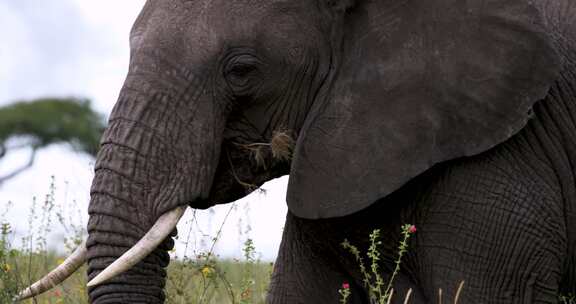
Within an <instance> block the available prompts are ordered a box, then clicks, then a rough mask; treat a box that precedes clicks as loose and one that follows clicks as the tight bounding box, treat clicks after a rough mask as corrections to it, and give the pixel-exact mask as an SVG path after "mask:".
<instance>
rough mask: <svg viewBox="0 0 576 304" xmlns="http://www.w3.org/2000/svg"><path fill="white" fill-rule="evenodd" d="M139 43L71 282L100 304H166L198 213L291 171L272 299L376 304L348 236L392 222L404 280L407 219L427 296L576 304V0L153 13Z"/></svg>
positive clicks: (411, 258)
mask: <svg viewBox="0 0 576 304" xmlns="http://www.w3.org/2000/svg"><path fill="white" fill-rule="evenodd" d="M130 47H131V58H130V68H129V72H128V75H127V78H126V81H125V83H124V86H123V88H122V89H121V92H120V94H119V97H118V101H117V103H116V105H115V107H114V109H113V110H112V113H111V115H110V118H109V124H108V127H107V129H106V131H105V133H104V135H103V137H102V140H101V148H100V151H99V153H98V156H97V161H96V164H95V177H94V180H93V184H92V187H91V199H90V205H89V210H88V212H89V215H90V216H89V222H88V233H89V235H88V238H87V240H86V242H85V244H84V245H82V246H81V248H80V249H79V251H77V252H75V253H74V255H73V256H72V257H71V258H70V259H69V260H67V262H66V263H65V264H64V267H61V269H57V274H54V273H51V274H50V275H49V278H48V280H49V281H50V282H51V283H54V282H56V281H57V280H56V278H57V279H58V281H60V280H61V279H63V278H65V277H66V276H67V275H68V274H69V273H70V272H71V271H73V270H74V269H75V268H77V266H78V265H81V264H82V263H84V262H85V261H86V262H87V263H88V274H87V275H88V278H89V280H90V282H89V283H88V286H89V297H90V301H91V303H95V304H103V303H163V302H164V301H165V295H164V292H163V287H164V285H165V277H166V270H165V267H166V266H167V265H168V263H169V255H168V253H167V251H168V250H170V249H171V248H172V247H173V246H174V242H173V240H172V237H173V236H175V233H176V231H175V230H174V228H175V225H176V223H177V222H178V220H179V219H180V217H181V216H182V213H183V212H184V210H185V209H186V208H188V207H190V208H197V209H205V208H209V207H211V206H214V205H216V204H225V203H230V202H232V201H234V200H236V199H239V198H241V197H243V196H245V195H246V194H247V193H249V192H250V191H253V190H254V189H255V188H257V187H258V186H260V185H262V184H263V183H264V182H266V181H268V180H270V179H273V178H276V177H279V176H283V175H289V182H288V189H287V198H286V201H287V205H288V210H289V211H288V214H287V216H286V223H285V228H284V232H283V236H282V242H281V245H280V249H279V253H278V258H277V261H276V263H275V265H274V271H273V274H272V282H271V285H270V289H269V293H268V296H267V302H268V303H338V301H339V299H340V298H339V297H340V295H339V292H338V290H339V288H341V286H342V283H343V282H347V283H348V284H349V285H347V286H349V287H350V290H351V291H352V294H351V297H350V299H348V300H349V303H369V302H370V301H371V300H370V299H369V291H368V290H367V288H366V286H365V285H364V283H363V280H362V275H361V273H360V271H359V269H358V265H357V263H356V261H355V259H354V257H353V256H352V255H351V254H350V253H349V252H348V251H346V250H345V249H344V248H342V246H341V243H342V241H343V240H344V239H347V240H350V242H351V243H354V244H356V245H357V246H358V248H359V249H360V250H361V251H365V250H366V248H368V246H369V239H368V235H369V233H370V232H371V231H373V230H374V229H376V228H378V229H380V231H381V235H382V244H381V246H380V247H378V250H379V253H380V257H381V262H382V265H381V267H380V268H379V271H380V273H381V276H382V277H383V278H384V279H389V278H390V277H391V275H392V272H393V268H394V260H395V258H396V255H397V249H396V246H397V244H398V242H399V240H400V238H401V234H400V227H401V225H402V224H404V223H410V224H413V225H415V227H417V232H416V233H415V234H414V235H413V236H412V238H411V239H410V243H409V246H410V249H409V251H408V252H407V253H406V255H405V256H404V258H403V261H402V266H401V268H400V271H399V273H398V274H397V277H396V279H395V280H394V290H396V291H397V294H405V293H406V292H407V291H408V290H410V289H411V290H412V297H411V303H431V302H436V299H437V298H438V292H439V289H442V290H443V294H444V296H445V298H451V297H453V296H454V295H455V293H456V289H457V287H458V285H459V283H460V282H465V285H464V287H463V289H462V290H461V294H460V297H459V300H460V303H556V302H557V301H558V294H559V293H570V292H572V293H573V292H576V169H575V168H576V3H574V1H570V0H540V1H531V0H467V1H457V0H428V1H416V0H401V1H383V0H381V1H376V0H290V1H288V0H274V1H248V0H244V1H241V0H196V1H186V0H148V1H147V2H146V3H145V6H144V8H143V10H142V12H141V14H140V15H139V17H138V18H137V20H136V22H135V24H134V26H133V28H132V31H131V34H130ZM41 285H42V284H40V285H35V286H32V287H31V288H30V289H28V290H27V292H29V294H26V295H28V296H29V295H30V294H32V293H35V292H36V293H37V292H40V291H41V289H45V287H46V286H44V285H42V286H41ZM52 285H53V284H52ZM400 301H403V299H401V298H400V297H396V298H394V299H393V300H392V303H400Z"/></svg>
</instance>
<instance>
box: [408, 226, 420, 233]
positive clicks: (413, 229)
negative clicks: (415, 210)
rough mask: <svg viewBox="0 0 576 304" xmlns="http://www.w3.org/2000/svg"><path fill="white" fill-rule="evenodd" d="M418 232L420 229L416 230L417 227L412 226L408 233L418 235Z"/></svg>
mask: <svg viewBox="0 0 576 304" xmlns="http://www.w3.org/2000/svg"><path fill="white" fill-rule="evenodd" d="M416 231H418V229H416V226H415V225H412V226H410V228H408V232H410V233H416Z"/></svg>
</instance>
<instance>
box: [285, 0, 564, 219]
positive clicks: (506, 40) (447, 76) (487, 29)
mask: <svg viewBox="0 0 576 304" xmlns="http://www.w3.org/2000/svg"><path fill="white" fill-rule="evenodd" d="M332 2H333V1H332ZM346 2H350V1H346ZM532 2H533V1H531V0H425V1H423V0H400V1H357V3H356V6H355V7H353V8H351V9H348V10H346V11H345V12H344V13H342V14H341V15H340V17H339V18H341V19H340V21H339V23H340V25H338V26H340V27H341V31H342V32H341V33H342V37H341V39H342V41H341V42H340V45H341V46H342V49H341V50H338V51H337V52H342V55H341V59H340V60H339V61H340V65H339V66H338V71H337V73H336V76H334V80H333V82H332V88H331V89H330V92H331V93H329V94H325V95H327V96H328V97H327V98H326V100H325V102H323V103H322V104H319V105H315V107H314V108H313V109H312V111H311V112H310V113H309V115H308V117H307V118H306V122H305V124H304V126H303V129H302V130H301V132H300V136H299V138H298V142H297V146H296V150H295V154H294V159H293V162H292V168H291V175H290V182H289V187H288V196H287V201H288V207H289V209H290V210H291V212H293V213H294V214H295V215H297V216H300V217H304V218H329V217H338V216H344V215H347V214H351V213H354V212H356V211H359V210H361V209H363V208H365V207H367V206H369V205H370V204H372V203H374V202H375V201H377V200H378V199H380V198H382V197H385V196H386V195H388V194H390V193H391V192H393V191H395V190H397V189H398V188H399V187H401V186H402V185H403V184H405V183H406V182H407V181H409V180H410V179H412V178H414V177H415V176H417V175H419V174H420V173H422V172H424V171H425V170H427V169H429V168H430V167H431V166H433V165H434V164H436V163H439V162H442V161H446V160H450V159H454V158H457V157H463V156H471V155H474V154H478V153H481V152H483V151H486V150H488V149H490V148H491V147H493V146H495V145H497V144H499V143H501V142H503V141H505V140H506V139H508V138H510V137H511V136H512V135H514V134H515V133H516V132H518V131H519V130H520V129H522V127H523V126H524V125H525V124H526V122H527V120H528V119H529V117H530V114H529V113H530V111H531V108H532V105H533V104H534V103H535V102H536V101H538V100H540V99H543V98H544V97H545V95H546V93H547V91H548V89H549V87H550V86H551V84H552V83H553V82H554V80H555V78H556V77H557V76H558V74H559V69H560V65H561V62H560V61H561V60H560V58H559V57H558V53H557V52H556V50H555V49H554V47H553V46H552V41H551V38H550V37H549V36H548V33H547V32H546V29H545V27H544V24H545V23H544V20H543V18H542V17H543V16H542V15H541V12H540V11H539V10H538V9H537V8H536V7H535V6H534V5H533V4H532ZM336 32H337V31H336Z"/></svg>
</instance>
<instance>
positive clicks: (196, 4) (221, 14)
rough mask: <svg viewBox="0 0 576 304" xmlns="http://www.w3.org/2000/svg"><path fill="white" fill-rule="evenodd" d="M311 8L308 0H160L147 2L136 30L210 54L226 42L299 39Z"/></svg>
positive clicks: (137, 34) (307, 29)
mask: <svg viewBox="0 0 576 304" xmlns="http://www.w3.org/2000/svg"><path fill="white" fill-rule="evenodd" d="M312 8H313V6H311V4H310V3H307V2H305V1H259V0H200V1H188V0H157V1H151V2H148V3H147V5H146V7H145V8H144V10H143V12H142V14H141V16H140V18H139V19H140V20H138V21H137V23H136V24H135V26H134V29H133V32H132V35H133V37H136V38H139V39H141V40H148V41H149V44H152V45H154V46H157V45H158V44H165V45H168V46H169V48H170V49H173V48H174V46H177V47H178V48H181V47H187V48H192V49H193V50H192V51H193V53H198V52H199V53H205V54H207V55H208V54H214V53H215V52H219V51H220V48H221V47H222V46H223V45H226V46H229V45H230V44H232V45H234V44H243V45H242V46H249V45H250V44H253V43H254V42H256V41H258V42H259V43H261V42H263V41H264V42H266V41H271V40H274V39H275V38H278V39H275V40H274V41H275V42H281V43H282V44H295V43H298V41H297V40H298V39H296V38H297V37H307V36H306V35H302V34H301V33H302V32H310V23H311V22H313V21H314V20H315V19H314V18H308V17H314V16H313V11H314V10H313V9H312ZM308 36H309V35H308ZM133 40H135V42H140V41H139V40H138V39H135V38H133ZM275 42H273V43H275ZM144 43H146V42H144ZM283 46H285V45H283ZM270 47H274V46H270ZM187 53H190V52H187ZM196 55H198V54H196Z"/></svg>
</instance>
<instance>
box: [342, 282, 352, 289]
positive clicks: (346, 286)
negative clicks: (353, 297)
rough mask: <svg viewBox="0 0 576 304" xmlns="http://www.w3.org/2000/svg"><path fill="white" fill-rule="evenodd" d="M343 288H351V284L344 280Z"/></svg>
mask: <svg viewBox="0 0 576 304" xmlns="http://www.w3.org/2000/svg"><path fill="white" fill-rule="evenodd" d="M342 288H344V289H349V288H350V284H348V282H344V283H342Z"/></svg>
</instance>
